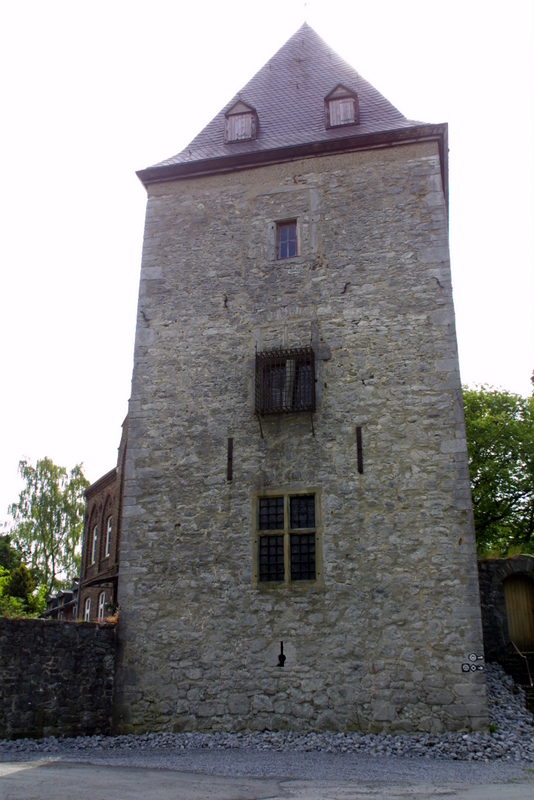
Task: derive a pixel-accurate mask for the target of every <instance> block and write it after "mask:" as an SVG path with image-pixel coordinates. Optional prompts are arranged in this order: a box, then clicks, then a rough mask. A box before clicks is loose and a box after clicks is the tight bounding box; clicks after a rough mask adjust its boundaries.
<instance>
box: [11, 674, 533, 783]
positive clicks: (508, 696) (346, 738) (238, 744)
mask: <svg viewBox="0 0 534 800" xmlns="http://www.w3.org/2000/svg"><path fill="white" fill-rule="evenodd" d="M486 670H487V671H486V675H487V687H488V700H489V716H490V722H491V723H492V728H491V729H492V731H493V733H491V734H490V733H484V734H482V733H469V734H468V733H464V734H462V733H456V734H443V735H439V736H438V735H436V736H432V735H429V734H418V735H402V736H385V735H374V734H369V735H364V734H358V733H340V734H336V733H322V734H318V733H310V734H307V735H302V734H297V733H286V732H277V733H273V732H270V731H265V732H262V733H251V734H241V733H237V734H236V733H215V734H199V733H182V734H173V733H158V734H154V733H151V734H145V735H142V736H109V737H108V736H86V737H77V738H72V739H56V738H55V737H53V736H51V737H49V738H47V739H41V740H38V741H36V740H32V739H19V740H16V741H0V761H22V760H38V759H40V760H48V759H49V760H60V761H69V762H85V763H93V764H115V765H123V766H152V767H159V768H170V769H180V770H182V771H188V770H189V771H196V772H205V773H209V774H218V775H230V774H232V775H248V776H253V775H257V776H260V775H261V776H268V775H274V774H277V775H280V774H283V775H287V776H289V777H303V776H305V777H310V778H312V777H316V776H317V777H321V778H325V779H327V778H328V777H329V775H331V776H332V777H337V778H340V779H343V778H344V777H346V778H347V779H350V778H352V777H354V774H355V770H356V771H358V769H360V770H361V769H363V770H364V772H365V773H366V775H370V776H372V775H373V774H374V773H375V772H377V774H378V771H379V770H381V769H382V767H383V764H384V758H383V757H389V759H388V764H389V766H388V771H389V772H391V774H392V776H394V777H395V780H398V781H400V782H402V781H403V775H405V776H406V780H408V776H409V775H412V773H413V768H415V767H416V763H415V762H416V761H417V771H418V773H421V779H424V776H425V775H428V776H429V777H432V778H433V779H438V775H441V774H442V773H443V779H444V780H447V779H451V775H454V776H455V777H456V778H458V779H460V780H461V779H462V775H463V772H464V771H465V773H466V776H467V774H468V773H467V770H468V769H469V776H470V779H473V778H476V775H477V774H478V772H479V771H480V775H481V776H482V775H484V776H485V777H484V780H487V778H488V770H489V771H490V772H492V773H493V772H495V780H497V778H498V777H499V776H502V777H503V778H505V779H507V780H510V779H514V776H516V775H517V776H518V775H519V774H520V772H521V770H522V769H525V768H526V769H527V771H528V773H529V774H531V773H532V774H534V769H533V768H532V767H531V765H532V764H534V716H533V715H532V714H531V713H530V712H529V711H527V710H526V709H525V695H524V692H523V690H522V689H521V688H520V687H518V686H516V685H515V684H514V682H513V680H512V678H510V677H509V676H508V675H506V674H505V673H504V671H503V670H502V668H501V667H500V666H499V665H497V664H488V665H487V668H486ZM228 750H232V751H233V753H232V757H231V758H229V756H230V754H229V753H228ZM351 754H359V758H358V759H356V760H355V759H354V758H347V757H346V756H347V755H349V756H350V755H351ZM297 756H298V757H297ZM377 757H382V758H377ZM379 762H380V765H381V766H380V765H379ZM462 762H481V763H479V764H478V765H476V766H477V768H476V769H474V770H473V768H474V767H475V764H473V763H471V764H468V763H462ZM514 767H515V769H514ZM447 776H448V778H447Z"/></svg>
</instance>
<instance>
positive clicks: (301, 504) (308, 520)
mask: <svg viewBox="0 0 534 800" xmlns="http://www.w3.org/2000/svg"><path fill="white" fill-rule="evenodd" d="M289 507H290V527H291V528H315V495H313V494H305V495H300V496H298V497H290V499H289Z"/></svg>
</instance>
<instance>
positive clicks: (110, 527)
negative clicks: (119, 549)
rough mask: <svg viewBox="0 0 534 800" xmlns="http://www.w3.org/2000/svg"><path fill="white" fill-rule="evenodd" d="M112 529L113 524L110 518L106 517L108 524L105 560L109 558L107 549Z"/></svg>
mask: <svg viewBox="0 0 534 800" xmlns="http://www.w3.org/2000/svg"><path fill="white" fill-rule="evenodd" d="M112 529H113V522H112V518H111V517H108V522H107V525H106V558H107V557H108V556H109V549H110V545H111V531H112Z"/></svg>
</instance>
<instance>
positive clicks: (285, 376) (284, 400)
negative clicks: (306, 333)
mask: <svg viewBox="0 0 534 800" xmlns="http://www.w3.org/2000/svg"><path fill="white" fill-rule="evenodd" d="M293 411H315V358H314V353H313V350H312V348H311V347H301V348H297V349H293V350H270V351H268V352H265V353H256V414H258V415H259V416H262V417H263V416H265V415H266V414H287V413H291V412H293Z"/></svg>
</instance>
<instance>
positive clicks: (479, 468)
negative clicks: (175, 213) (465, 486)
mask: <svg viewBox="0 0 534 800" xmlns="http://www.w3.org/2000/svg"><path fill="white" fill-rule="evenodd" d="M464 409H465V425H466V433H467V452H468V456H469V475H470V478H471V493H472V497H473V511H474V517H475V532H476V539H477V550H478V553H479V555H500V556H504V555H508V554H511V553H518V552H524V553H529V552H530V553H534V397H528V398H524V397H520V396H519V395H517V394H512V393H510V392H505V391H497V390H496V389H491V388H488V387H481V388H479V389H469V388H464Z"/></svg>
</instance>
